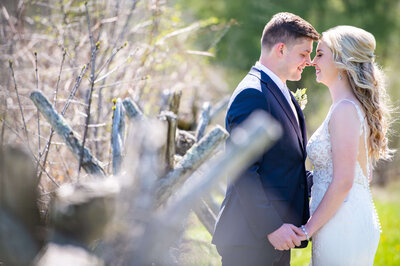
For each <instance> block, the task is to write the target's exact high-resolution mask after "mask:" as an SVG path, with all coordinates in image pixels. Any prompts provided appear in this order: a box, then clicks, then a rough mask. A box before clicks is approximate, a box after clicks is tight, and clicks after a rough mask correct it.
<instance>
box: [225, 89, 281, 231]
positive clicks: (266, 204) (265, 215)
mask: <svg viewBox="0 0 400 266" xmlns="http://www.w3.org/2000/svg"><path fill="white" fill-rule="evenodd" d="M255 110H264V111H266V112H268V104H267V101H266V98H265V96H264V94H263V93H262V92H260V91H258V90H256V89H245V90H244V91H242V92H241V93H239V95H238V96H237V97H236V98H235V100H234V101H233V103H232V104H231V106H230V108H229V110H228V114H227V121H226V122H227V129H228V131H229V132H231V131H232V130H234V128H235V127H236V126H238V125H240V124H241V123H242V122H243V121H244V120H246V118H248V117H249V115H250V114H251V113H252V112H253V111H255ZM262 159H263V158H262V156H261V158H260V159H259V160H258V161H256V162H254V163H253V164H252V165H251V166H250V167H249V168H248V169H247V170H246V171H244V172H243V173H242V174H241V175H240V176H239V177H238V179H237V180H236V181H235V182H234V184H233V189H234V190H235V192H236V193H237V195H238V198H239V202H240V204H241V206H242V211H243V213H244V215H245V218H246V220H247V223H248V225H249V227H250V228H251V230H252V231H253V232H254V234H255V235H256V237H258V238H265V237H266V236H267V235H268V234H270V233H272V232H273V231H275V230H276V229H278V228H279V227H280V226H281V225H282V224H283V222H282V219H281V217H280V216H279V214H278V213H277V211H276V210H275V208H274V206H273V205H272V204H271V201H270V200H269V199H268V195H267V194H266V192H265V190H264V189H263V185H262V182H261V179H260V174H259V168H260V165H261V162H262Z"/></svg>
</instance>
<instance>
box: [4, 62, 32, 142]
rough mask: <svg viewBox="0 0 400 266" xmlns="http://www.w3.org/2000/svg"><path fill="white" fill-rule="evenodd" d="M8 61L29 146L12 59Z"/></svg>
mask: <svg viewBox="0 0 400 266" xmlns="http://www.w3.org/2000/svg"><path fill="white" fill-rule="evenodd" d="M8 63H9V66H10V69H11V76H12V78H13V81H14V88H15V92H16V93H17V100H18V106H19V110H20V112H21V117H22V122H23V125H24V131H25V137H26V141H27V144H28V146H30V145H29V135H28V129H27V127H26V123H25V117H24V111H23V110H22V105H21V100H20V99H19V93H18V88H17V82H16V81H15V75H14V69H13V62H12V60H9V61H8Z"/></svg>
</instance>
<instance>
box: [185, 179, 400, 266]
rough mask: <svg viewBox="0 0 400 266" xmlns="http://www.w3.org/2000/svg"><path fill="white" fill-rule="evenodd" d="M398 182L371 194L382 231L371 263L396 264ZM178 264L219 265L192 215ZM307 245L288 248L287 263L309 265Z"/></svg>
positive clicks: (399, 249)
mask: <svg viewBox="0 0 400 266" xmlns="http://www.w3.org/2000/svg"><path fill="white" fill-rule="evenodd" d="M399 191H400V181H397V182H393V183H391V184H389V185H388V186H386V187H385V188H378V187H374V188H373V189H372V194H373V197H374V201H375V205H376V209H377V211H378V215H379V218H380V221H381V226H382V233H381V238H380V242H379V247H378V250H377V253H376V256H375V262H374V265H375V266H390V265H400V193H399ZM181 251H182V253H181V255H180V257H179V262H180V264H181V265H221V262H220V257H219V255H218V253H217V250H216V249H215V246H213V245H211V236H210V234H209V233H208V232H207V231H206V229H204V227H203V226H202V225H201V224H200V222H199V221H198V219H197V217H196V216H195V215H193V214H192V215H191V216H190V217H189V219H188V229H187V230H186V233H185V236H184V239H183V241H182V245H181ZM310 258H311V245H309V246H308V247H307V248H305V249H294V250H292V258H291V265H293V266H305V265H307V266H308V265H309V262H310Z"/></svg>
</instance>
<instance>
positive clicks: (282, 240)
mask: <svg viewBox="0 0 400 266" xmlns="http://www.w3.org/2000/svg"><path fill="white" fill-rule="evenodd" d="M303 237H305V235H304V233H303V231H302V230H301V229H300V228H298V227H296V226H294V225H293V224H283V225H282V226H281V227H279V228H278V229H277V230H275V231H274V232H272V233H271V234H269V235H268V236H267V238H268V241H269V242H270V243H271V244H272V245H273V246H274V248H275V249H277V250H288V249H291V248H294V247H295V246H300V244H301V239H302V238H303Z"/></svg>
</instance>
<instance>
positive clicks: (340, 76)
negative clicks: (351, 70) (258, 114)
mask: <svg viewBox="0 0 400 266" xmlns="http://www.w3.org/2000/svg"><path fill="white" fill-rule="evenodd" d="M339 80H342V74H341V73H340V72H339Z"/></svg>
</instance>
